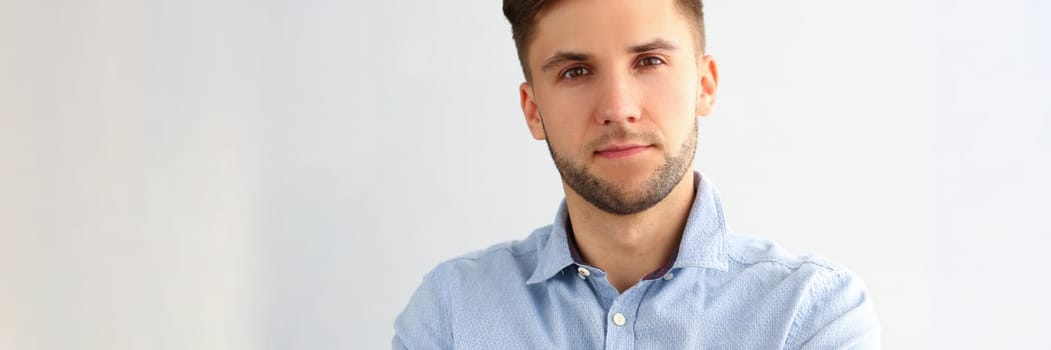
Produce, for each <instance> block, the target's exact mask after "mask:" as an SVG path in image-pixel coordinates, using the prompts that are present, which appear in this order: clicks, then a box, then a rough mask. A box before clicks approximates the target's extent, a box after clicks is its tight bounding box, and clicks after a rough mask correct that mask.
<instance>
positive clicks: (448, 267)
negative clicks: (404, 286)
mask: <svg viewBox="0 0 1051 350" xmlns="http://www.w3.org/2000/svg"><path fill="white" fill-rule="evenodd" d="M550 232H551V226H544V227H541V228H538V229H535V230H533V232H532V233H530V234H529V236H527V237H526V238H524V239H521V240H512V241H505V242H500V243H497V244H493V245H491V246H489V247H486V248H484V249H479V250H475V251H472V252H468V253H465V254H462V255H460V256H457V257H454V258H452V259H449V260H446V261H443V262H441V263H439V264H438V265H437V266H436V267H435V268H434V269H433V270H432V271H431V272H430V274H429V275H431V277H432V278H436V279H444V280H449V281H454V283H455V282H461V283H462V282H474V281H472V280H473V279H480V278H484V279H486V280H493V279H494V277H500V278H496V280H503V279H506V278H508V277H512V278H513V279H522V281H524V280H525V279H527V278H529V274H531V273H532V272H533V269H534V268H535V267H536V264H537V259H538V258H537V255H538V253H539V251H540V249H541V247H542V246H543V245H544V244H546V243H547V238H548V236H549V234H550Z"/></svg>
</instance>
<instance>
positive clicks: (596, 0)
mask: <svg viewBox="0 0 1051 350" xmlns="http://www.w3.org/2000/svg"><path fill="white" fill-rule="evenodd" d="M655 38H662V39H665V40H669V41H673V42H675V43H676V44H677V45H678V46H679V47H681V48H684V49H687V48H691V49H692V48H695V47H696V43H695V42H694V41H695V40H694V38H693V26H692V25H691V24H690V20H689V19H688V18H687V15H685V14H684V13H683V12H682V11H681V10H679V8H678V6H677V4H676V0H560V1H554V2H552V3H548V4H547V5H545V7H544V8H543V10H541V11H540V12H539V13H537V16H536V20H535V22H534V36H533V40H532V43H531V45H530V49H529V57H530V59H529V60H530V63H531V64H534V63H536V61H539V60H542V59H543V57H547V56H549V55H551V54H552V53H554V52H556V51H560V50H573V51H579V52H588V53H590V54H594V55H596V56H602V55H604V54H609V53H613V52H616V53H624V52H625V48H626V47H630V46H633V45H637V44H639V43H643V42H648V41H652V40H653V39H655ZM686 51H689V50H686Z"/></svg>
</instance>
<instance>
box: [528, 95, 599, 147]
mask: <svg viewBox="0 0 1051 350" xmlns="http://www.w3.org/2000/svg"><path fill="white" fill-rule="evenodd" d="M547 101H549V102H548V103H547V106H548V107H547V108H546V109H545V110H542V111H540V112H541V113H542V114H543V117H544V126H545V128H546V131H547V138H548V141H549V142H551V146H552V147H554V148H555V150H556V151H561V152H560V153H563V154H566V153H567V152H571V151H575V150H577V149H580V148H582V146H583V144H584V143H585V142H586V141H587V140H586V139H585V134H586V132H587V128H588V121H589V120H590V117H589V116H590V114H589V110H588V103H589V102H588V100H587V98H585V97H583V96H574V95H572V94H563V95H561V96H552V97H549V98H548V100H547Z"/></svg>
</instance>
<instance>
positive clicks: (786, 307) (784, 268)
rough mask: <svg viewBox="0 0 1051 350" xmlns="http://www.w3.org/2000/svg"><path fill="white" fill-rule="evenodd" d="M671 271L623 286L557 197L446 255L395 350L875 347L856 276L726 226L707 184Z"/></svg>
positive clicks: (871, 317)
mask: <svg viewBox="0 0 1051 350" xmlns="http://www.w3.org/2000/svg"><path fill="white" fill-rule="evenodd" d="M694 191H695V192H694V201H693V204H692V206H691V209H690V213H689V216H688V218H687V220H686V225H685V228H684V231H683V234H682V238H681V239H680V242H679V249H678V252H677V253H676V254H675V259H674V261H673V262H672V263H671V265H670V266H665V267H664V268H661V269H659V270H658V271H655V273H651V274H650V275H647V276H646V277H645V278H643V279H642V280H640V281H639V282H638V283H637V284H635V285H634V286H632V287H630V288H628V289H627V290H625V291H624V292H623V293H619V292H618V291H617V289H616V288H614V287H613V286H612V285H611V284H610V283H609V282H608V281H607V279H606V273H605V272H603V271H602V270H601V269H598V268H596V267H594V266H591V265H588V264H587V263H586V262H583V261H580V258H579V255H578V254H576V253H575V251H576V249H575V247H574V246H573V244H574V243H573V240H572V234H571V232H570V231H569V230H567V228H568V225H567V224H568V220H569V218H568V214H567V211H566V204H565V201H564V200H563V202H562V204H561V205H560V207H559V209H558V212H557V214H556V216H555V221H554V223H553V224H551V225H548V226H545V227H542V228H539V229H536V230H535V231H533V232H532V233H531V234H530V235H529V236H528V237H527V238H525V239H524V240H519V241H512V242H505V243H502V244H497V245H494V246H492V247H489V248H488V249H484V250H481V251H477V252H473V253H470V254H466V255H463V256H460V257H457V258H455V259H452V260H449V261H446V262H443V263H441V264H439V265H438V266H437V267H435V268H434V269H433V270H431V271H430V272H429V273H428V274H427V275H426V276H425V277H424V279H423V282H422V283H421V285H420V286H419V287H418V288H417V290H416V291H415V293H414V294H413V295H412V297H411V299H410V300H409V303H408V305H407V306H406V307H405V309H404V310H403V311H402V312H401V314H399V315H398V317H397V318H396V320H395V323H394V329H395V335H394V338H393V341H392V343H393V344H392V345H393V348H394V349H878V348H879V347H880V340H879V332H880V331H879V329H880V327H879V322H878V320H877V318H876V314H875V311H874V309H873V307H872V302H871V299H870V297H869V295H868V293H867V291H866V288H865V287H864V285H863V283H862V282H861V280H860V279H859V278H858V277H857V276H856V275H855V274H854V273H852V272H851V271H849V270H847V269H845V268H844V267H842V266H840V265H837V264H835V263H833V262H830V261H828V260H826V259H823V258H821V257H818V256H798V255H794V254H792V253H789V252H787V251H785V250H783V249H781V248H780V247H778V246H777V245H776V244H774V243H771V242H769V241H766V240H762V239H758V238H753V237H749V236H744V235H739V234H735V233H733V232H732V230H731V229H730V228H729V227H728V226H727V224H726V222H725V220H724V218H723V209H722V205H721V204H720V202H719V196H718V194H716V191H715V188H714V187H713V185H712V183H711V182H710V181H708V180H707V179H706V178H704V177H703V176H701V174H700V173H697V172H695V176H694Z"/></svg>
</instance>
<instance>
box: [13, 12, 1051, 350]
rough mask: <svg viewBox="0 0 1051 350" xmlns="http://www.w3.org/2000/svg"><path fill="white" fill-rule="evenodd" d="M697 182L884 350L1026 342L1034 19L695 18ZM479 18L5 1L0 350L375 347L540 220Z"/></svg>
mask: <svg viewBox="0 0 1051 350" xmlns="http://www.w3.org/2000/svg"><path fill="white" fill-rule="evenodd" d="M705 10H706V13H707V29H708V44H709V46H708V47H709V53H710V54H712V55H714V56H715V57H716V59H717V61H718V62H719V68H720V73H721V84H720V92H719V100H718V104H717V106H716V108H715V112H714V113H713V115H712V116H710V117H708V118H704V119H703V120H702V121H701V124H700V136H699V137H700V141H699V146H698V155H697V158H696V163H695V166H696V168H697V169H699V170H701V171H703V172H704V173H705V175H706V176H709V177H710V178H711V179H712V180H713V181H714V182H715V184H716V185H717V187H718V189H719V191H720V194H721V196H722V197H723V199H724V206H725V209H726V212H727V218H728V220H729V222H730V224H731V225H732V227H733V228H734V229H735V230H737V231H739V232H742V233H746V234H752V235H757V236H762V237H765V238H769V239H772V240H775V241H777V242H779V243H781V244H782V245H783V246H785V247H786V248H788V249H789V250H792V251H795V252H799V253H818V254H821V255H824V256H826V257H828V258H830V259H832V260H835V261H837V262H840V263H842V264H844V265H846V266H848V267H850V268H851V269H853V270H854V271H856V272H857V273H858V274H860V276H861V277H862V278H863V279H864V280H865V282H866V283H867V285H868V287H869V289H870V291H871V293H872V297H873V299H874V301H875V305H876V308H877V311H878V313H879V317H880V318H881V320H882V322H883V327H884V333H883V334H884V345H885V347H886V348H888V349H931V348H940V349H991V348H1049V347H1051V339H1048V338H1047V337H1046V336H1044V335H1043V334H1042V333H1043V332H1044V331H1046V330H1048V329H1051V301H1049V300H1048V299H1047V297H1046V295H1051V281H1049V279H1048V278H1047V277H1046V276H1048V273H1047V271H1045V269H1046V267H1047V266H1049V265H1048V263H1047V262H1046V261H1045V259H1044V257H1045V256H1046V255H1047V251H1048V248H1047V247H1048V246H1049V244H1051V224H1049V223H1048V221H1047V216H1048V213H1049V212H1051V199H1049V198H1051V185H1049V184H1048V182H1047V179H1049V178H1051V103H1049V102H1048V101H1051V100H1049V99H1048V91H1049V90H1048V88H1047V86H1048V85H1049V83H1051V64H1049V63H1048V62H1051V25H1049V24H1048V22H1047V21H1045V20H1046V18H1047V17H1048V15H1051V6H1049V5H1048V4H1047V3H1046V2H1039V1H1036V0H1008V1H998V2H980V1H974V0H970V1H906V0H891V1H872V0H869V1H849V2H844V1H831V0H815V1H805V2H787V1H751V2H742V1H708V2H707V3H706V6H705ZM521 80H522V77H521V72H520V70H519V66H518V62H517V59H516V56H515V52H514V46H513V43H512V41H511V34H510V28H509V25H508V24H507V23H506V21H505V20H504V19H503V17H502V14H501V12H500V3H499V2H498V1H480V0H471V1H454V2H452V1H411V2H389V1H375V2H365V1H350V2H347V1H321V0H309V1H264V2H251V1H238V0H212V1H201V0H196V1H179V2H164V1H118V0H113V1H90V0H89V1H76V2H59V1H28V0H0V348H3V349H20V350H21V349H143V348H149V349H346V348H351V349H382V348H389V342H390V338H391V336H392V334H393V329H392V323H393V321H394V317H395V316H396V315H397V313H398V312H400V311H401V310H402V308H403V307H404V305H405V303H406V302H407V301H408V298H409V295H410V294H411V293H412V292H413V290H414V289H415V287H416V286H417V285H418V284H419V282H420V281H421V278H422V276H423V274H424V273H426V272H427V271H429V270H430V269H431V268H432V267H434V266H435V265H436V264H437V263H439V262H440V261H443V260H446V259H449V258H452V257H455V256H457V255H461V254H464V253H466V252H469V251H473V250H477V249H482V248H485V247H487V246H489V245H492V244H495V243H498V242H502V241H506V240H511V239H521V238H524V237H525V236H526V235H528V234H529V232H530V231H531V230H532V229H533V228H536V227H539V226H543V225H546V224H548V223H550V221H551V220H552V219H553V217H554V214H555V209H556V206H557V204H558V201H559V200H560V199H561V197H562V192H561V187H560V182H559V178H558V175H557V172H556V171H555V169H554V167H553V166H552V162H551V160H550V158H549V156H548V153H547V150H546V148H545V146H544V144H543V143H542V142H537V141H534V140H532V138H531V137H530V136H529V133H528V131H527V129H526V127H525V123H524V120H523V118H522V115H521V112H520V111H519V108H518V92H517V87H518V84H519V83H520V82H521Z"/></svg>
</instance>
